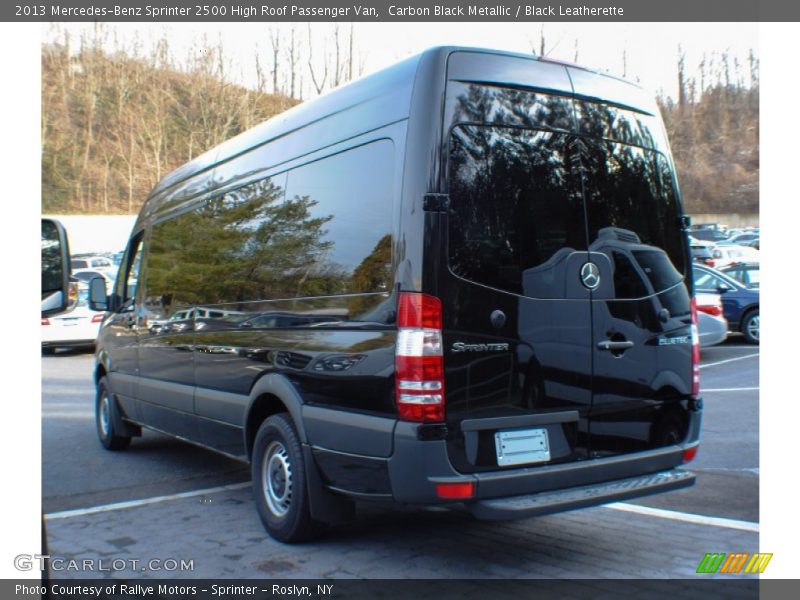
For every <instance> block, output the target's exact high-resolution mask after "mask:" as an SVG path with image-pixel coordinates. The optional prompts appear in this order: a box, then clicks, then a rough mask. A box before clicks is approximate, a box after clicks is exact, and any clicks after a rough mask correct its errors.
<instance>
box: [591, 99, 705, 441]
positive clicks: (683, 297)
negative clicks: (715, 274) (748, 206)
mask: <svg viewBox="0 0 800 600" xmlns="http://www.w3.org/2000/svg"><path fill="white" fill-rule="evenodd" d="M585 104H589V103H585ZM593 106H594V108H590V109H584V110H583V111H582V113H583V114H584V116H586V115H587V114H592V113H591V111H592V110H594V111H604V112H605V111H612V112H613V111H615V110H616V109H613V108H610V107H601V106H600V105H593ZM617 112H619V111H617ZM593 118H600V117H593ZM581 162H582V166H583V169H582V172H583V189H584V194H585V198H586V210H587V219H588V231H589V250H590V253H591V260H592V263H593V264H595V265H596V266H597V271H598V275H599V285H598V286H597V287H596V288H595V289H594V290H593V291H592V331H593V339H592V353H593V380H592V392H593V398H592V409H591V413H590V419H589V420H590V437H591V448H592V453H593V455H594V456H608V455H613V454H619V453H625V452H633V451H638V450H645V449H649V448H657V447H660V446H665V445H668V444H674V443H677V442H680V441H682V440H683V439H684V437H685V435H686V433H687V426H688V419H687V414H686V410H685V407H682V405H681V403H682V401H684V400H686V398H688V397H689V395H690V393H691V385H692V381H691V377H692V374H691V369H692V366H691V365H692V336H691V312H690V310H691V309H690V298H689V294H688V291H687V287H686V285H685V282H684V280H685V277H686V274H687V273H689V272H690V271H689V260H688V252H687V247H686V238H685V233H684V232H683V231H682V228H681V219H680V216H681V210H680V206H679V203H678V199H677V194H676V191H675V186H674V180H673V174H672V170H671V167H670V164H669V162H668V159H667V158H666V156H665V155H663V154H661V153H660V152H658V151H656V150H653V149H648V148H642V147H639V146H636V145H630V144H624V143H618V142H613V141H609V140H607V139H592V138H585V139H584V143H583V144H582V146H581Z"/></svg>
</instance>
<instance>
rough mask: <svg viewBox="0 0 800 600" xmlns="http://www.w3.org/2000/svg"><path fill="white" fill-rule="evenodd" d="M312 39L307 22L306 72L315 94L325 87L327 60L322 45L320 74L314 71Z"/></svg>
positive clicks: (309, 25)
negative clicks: (315, 91)
mask: <svg viewBox="0 0 800 600" xmlns="http://www.w3.org/2000/svg"><path fill="white" fill-rule="evenodd" d="M313 50H314V48H313V41H312V37H311V24H310V23H309V24H308V73H309V75H311V83H312V84H313V85H314V89H315V90H317V94H321V93H322V90H323V89H325V82H326V81H327V80H328V61H327V60H326V58H325V53H326V52H325V51H326V48H324V47H323V49H322V54H323V58H322V74H321V75H320V74H318V73H315V72H314V55H313Z"/></svg>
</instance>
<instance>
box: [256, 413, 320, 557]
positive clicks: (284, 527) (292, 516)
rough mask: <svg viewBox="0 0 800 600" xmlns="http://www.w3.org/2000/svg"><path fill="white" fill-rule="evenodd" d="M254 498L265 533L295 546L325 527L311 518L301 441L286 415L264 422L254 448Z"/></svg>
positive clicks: (278, 415) (317, 533) (274, 416)
mask: <svg viewBox="0 0 800 600" xmlns="http://www.w3.org/2000/svg"><path fill="white" fill-rule="evenodd" d="M251 470H252V474H253V494H254V496H255V500H256V508H258V515H259V516H260V517H261V521H262V522H263V523H264V527H265V528H266V530H267V532H268V533H269V534H270V536H272V537H273V538H275V539H276V540H280V541H281V542H287V543H294V542H303V541H307V540H310V539H312V538H314V537H316V536H317V535H319V534H320V533H321V532H322V531H323V529H324V528H325V525H324V524H323V523H320V522H319V521H316V520H314V519H312V518H311V505H310V501H309V494H308V482H307V480H306V472H305V463H304V461H303V451H302V448H301V446H300V439H299V438H298V436H297V432H296V431H295V428H294V424H293V423H292V420H291V418H290V417H289V415H287V414H286V413H280V414H277V415H272V416H271V417H269V418H268V419H266V420H265V421H264V422H263V423H262V424H261V427H259V429H258V433H257V434H256V440H255V443H254V444H253V462H252V464H251Z"/></svg>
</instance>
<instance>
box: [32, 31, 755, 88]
mask: <svg viewBox="0 0 800 600" xmlns="http://www.w3.org/2000/svg"><path fill="white" fill-rule="evenodd" d="M292 26H294V27H295V31H296V35H298V36H299V37H300V39H301V40H302V42H303V44H304V45H305V44H306V43H307V39H308V26H307V25H306V24H304V23H297V24H291V23H274V24H270V23H213V24H211V23H209V24H207V23H174V24H153V25H146V24H141V23H107V24H104V25H103V27H104V28H105V30H106V33H107V34H108V37H109V39H112V38H113V37H115V36H116V38H117V39H118V40H119V41H121V42H123V45H125V43H131V42H132V41H133V40H134V39H136V40H138V41H139V42H140V43H141V44H142V47H143V49H144V50H145V51H146V50H147V48H149V47H150V46H151V45H152V44H153V43H154V42H155V41H156V40H158V39H161V38H162V37H166V38H167V39H168V40H169V43H170V48H171V51H172V54H173V56H175V57H176V58H177V59H178V60H179V61H180V60H182V59H183V58H184V57H186V56H187V55H188V53H189V52H191V49H192V47H193V45H195V43H196V42H198V41H200V40H201V39H202V37H203V36H206V37H207V39H208V40H209V42H211V43H216V42H217V41H218V40H219V41H221V42H222V45H223V48H224V50H225V53H226V55H227V56H228V58H229V59H230V60H231V63H232V65H233V70H232V72H231V77H232V79H233V80H235V81H237V82H239V83H242V84H244V85H247V86H250V87H254V86H255V68H254V65H255V55H256V53H259V54H260V55H261V56H262V58H263V59H265V60H268V59H269V51H270V39H269V28H270V27H272V28H277V29H278V30H280V32H281V35H282V37H283V39H284V40H285V39H288V36H289V32H290V30H291V28H292ZM341 26H342V27H343V28H344V29H347V28H348V27H349V24H342V25H341ZM43 27H44V36H43V38H44V39H45V40H48V39H52V37H53V36H54V35H56V34H54V32H53V30H52V29H51V26H49V25H44V26H43ZM59 27H60V28H62V31H63V30H68V31H70V33H71V34H72V35H75V36H77V35H79V34H80V33H81V32H86V31H91V29H92V27H93V25H92V24H89V23H72V24H61V25H59ZM310 27H311V35H312V38H313V39H321V38H323V37H325V35H326V34H328V35H330V34H331V32H332V28H333V24H331V23H313V24H311V26H310ZM543 27H544V29H543V30H542V25H541V24H538V23H356V24H355V25H354V37H355V45H356V49H357V50H358V52H359V54H360V59H361V60H362V62H363V65H364V70H363V73H364V74H368V73H370V72H372V71H376V70H379V69H381V68H383V67H386V66H388V65H390V64H392V63H394V62H397V61H399V60H401V59H403V58H405V57H407V56H410V55H412V54H416V53H418V52H421V51H422V50H424V49H426V48H429V47H431V46H440V45H450V44H452V45H465V46H475V47H482V48H493V49H498V50H510V51H515V52H523V53H529V52H531V49H532V47H534V46H535V47H536V48H537V49H538V47H539V39H540V36H541V34H542V31H543V32H544V37H545V40H546V42H547V44H546V48H547V49H548V50H549V51H548V56H549V57H550V58H554V59H558V60H568V61H573V60H574V59H575V51H576V41H577V51H578V60H577V62H578V63H579V64H582V65H584V66H587V67H592V68H595V69H598V70H601V71H608V72H610V73H612V74H614V75H618V76H622V75H623V74H624V75H625V76H626V77H627V78H629V79H632V80H634V81H638V82H639V83H640V85H642V86H643V87H644V88H645V89H647V90H649V91H650V92H651V93H654V94H655V93H659V92H663V93H665V94H666V95H669V96H672V97H675V96H676V95H677V58H678V52H679V50H678V48H679V47H680V48H681V49H682V51H683V52H684V53H685V56H686V70H687V74H688V75H689V76H693V75H695V74H696V72H697V66H698V65H699V63H700V62H701V61H702V60H703V57H704V55H705V56H706V57H711V56H712V55H714V54H716V55H717V56H719V55H720V54H721V53H722V52H727V53H728V54H729V55H730V56H731V61H730V62H731V66H732V65H733V61H734V59H736V60H738V61H739V63H740V64H741V66H742V73H743V74H746V73H748V66H747V65H748V54H749V51H750V50H751V49H752V50H754V51H755V53H756V56H758V55H759V53H758V25H757V24H754V23H608V24H606V23H547V24H544V26H543ZM314 51H315V53H316V56H317V57H319V56H320V55H321V54H322V53H321V52H320V51H319V49H318V48H315V50H314ZM623 55H624V56H625V60H624V63H623ZM623 64H625V66H626V68H625V69H624V68H623ZM623 71H625V73H623ZM304 87H306V88H307V89H306V91H305V93H304V97H308V96H309V94H310V91H309V89H308V88H309V87H310V81H309V78H308V76H306V77H305V86H304Z"/></svg>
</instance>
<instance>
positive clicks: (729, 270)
mask: <svg viewBox="0 0 800 600" xmlns="http://www.w3.org/2000/svg"><path fill="white" fill-rule="evenodd" d="M760 267H761V265H760V263H757V262H741V263H733V264H730V265H728V266H726V267H723V268H722V269H720V271H722V272H723V273H725V274H726V275H727V276H728V277H733V278H734V279H735V280H736V281H739V282H740V283H743V284H744V285H746V286H747V287H749V288H757V287H760V284H761V269H760Z"/></svg>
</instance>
